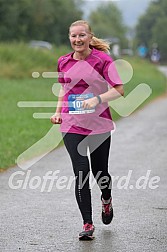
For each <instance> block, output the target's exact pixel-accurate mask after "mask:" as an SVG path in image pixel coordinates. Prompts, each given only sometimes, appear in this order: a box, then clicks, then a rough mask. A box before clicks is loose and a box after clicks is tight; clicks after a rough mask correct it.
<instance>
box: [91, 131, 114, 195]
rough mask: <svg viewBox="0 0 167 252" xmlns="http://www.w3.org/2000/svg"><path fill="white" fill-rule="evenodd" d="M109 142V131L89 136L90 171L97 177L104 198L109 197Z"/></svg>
mask: <svg viewBox="0 0 167 252" xmlns="http://www.w3.org/2000/svg"><path fill="white" fill-rule="evenodd" d="M110 144H111V134H110V132H107V133H104V134H98V135H92V136H89V148H90V158H91V167H92V173H93V175H94V177H95V178H96V179H97V183H98V185H99V187H100V189H101V193H102V198H103V199H104V200H108V199H110V198H111V183H112V181H111V176H110V174H109V172H108V159H109V150H110Z"/></svg>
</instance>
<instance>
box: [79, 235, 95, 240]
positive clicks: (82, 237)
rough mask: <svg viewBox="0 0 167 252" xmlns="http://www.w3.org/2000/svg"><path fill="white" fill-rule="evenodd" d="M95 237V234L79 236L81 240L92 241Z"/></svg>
mask: <svg viewBox="0 0 167 252" xmlns="http://www.w3.org/2000/svg"><path fill="white" fill-rule="evenodd" d="M93 239H94V236H89V235H83V236H79V240H80V241H91V240H93Z"/></svg>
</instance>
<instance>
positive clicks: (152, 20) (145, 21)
mask: <svg viewBox="0 0 167 252" xmlns="http://www.w3.org/2000/svg"><path fill="white" fill-rule="evenodd" d="M166 16H167V1H166V0H157V1H152V2H151V3H150V5H149V7H148V9H147V10H146V13H145V14H144V15H142V16H141V17H140V19H139V21H138V24H137V26H136V40H137V42H138V44H141V43H145V44H146V45H147V46H148V47H150V48H151V46H152V44H153V43H157V44H158V47H159V49H160V52H161V56H162V58H163V59H167V49H166V39H167V29H166V25H167V20H166Z"/></svg>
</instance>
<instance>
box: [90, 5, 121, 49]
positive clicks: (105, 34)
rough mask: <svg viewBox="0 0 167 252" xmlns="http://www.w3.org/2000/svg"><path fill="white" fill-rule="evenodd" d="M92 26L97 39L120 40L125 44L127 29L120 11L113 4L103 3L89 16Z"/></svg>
mask: <svg viewBox="0 0 167 252" xmlns="http://www.w3.org/2000/svg"><path fill="white" fill-rule="evenodd" d="M89 20H90V24H91V26H92V27H93V31H94V33H95V35H96V36H97V37H101V38H118V39H120V43H121V44H123V43H124V42H125V34H126V27H125V26H124V24H123V18H122V14H121V12H120V10H119V9H118V8H117V6H116V5H115V4H113V3H111V2H110V3H103V4H101V5H100V6H99V7H98V8H97V9H96V10H95V11H93V12H92V13H91V14H90V16H89Z"/></svg>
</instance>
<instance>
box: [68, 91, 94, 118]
mask: <svg viewBox="0 0 167 252" xmlns="http://www.w3.org/2000/svg"><path fill="white" fill-rule="evenodd" d="M92 97H93V93H89V94H71V95H69V96H68V106H69V114H86V113H93V112H95V108H92V109H84V108H83V107H82V104H83V101H84V100H86V99H89V98H92Z"/></svg>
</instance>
